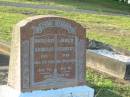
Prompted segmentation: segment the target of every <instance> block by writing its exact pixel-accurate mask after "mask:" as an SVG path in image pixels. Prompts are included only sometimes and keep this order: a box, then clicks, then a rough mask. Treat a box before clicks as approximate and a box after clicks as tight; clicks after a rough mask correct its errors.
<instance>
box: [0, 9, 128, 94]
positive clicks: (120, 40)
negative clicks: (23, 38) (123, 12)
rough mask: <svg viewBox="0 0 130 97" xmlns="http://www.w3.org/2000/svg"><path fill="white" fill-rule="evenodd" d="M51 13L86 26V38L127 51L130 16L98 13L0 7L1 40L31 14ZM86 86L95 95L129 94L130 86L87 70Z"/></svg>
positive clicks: (9, 36) (9, 39) (8, 38)
mask: <svg viewBox="0 0 130 97" xmlns="http://www.w3.org/2000/svg"><path fill="white" fill-rule="evenodd" d="M47 14H53V15H58V16H63V17H67V18H69V19H72V20H75V21H77V22H78V23H81V24H82V25H83V26H84V27H85V28H86V30H87V31H86V32H87V33H86V37H88V38H90V39H95V40H98V41H101V42H104V43H106V44H111V45H113V46H117V47H122V48H127V49H129V50H130V38H129V37H130V17H126V16H110V15H109V16H108V15H101V14H100V15H99V14H81V13H70V12H64V11H56V10H55V11H54V10H53V11H52V10H42V9H41V10H35V9H30V8H16V7H0V25H1V26H0V34H1V35H0V40H4V41H11V32H12V28H13V26H14V25H15V24H16V23H17V22H18V21H20V20H22V19H24V18H27V17H29V16H33V15H47ZM86 79H87V82H88V85H90V86H91V87H94V88H95V90H96V95H97V96H96V97H130V92H129V91H130V85H128V84H121V83H119V82H116V81H115V80H113V79H111V78H109V77H107V76H105V75H101V74H99V73H95V72H94V71H92V70H89V69H88V70H87V77H86Z"/></svg>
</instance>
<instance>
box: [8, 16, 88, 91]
mask: <svg viewBox="0 0 130 97" xmlns="http://www.w3.org/2000/svg"><path fill="white" fill-rule="evenodd" d="M85 37H86V34H85V29H84V28H83V27H82V26H81V25H80V24H78V23H76V22H74V21H72V20H69V19H66V18H61V17H57V16H35V17H31V18H27V19H25V20H23V21H21V22H20V23H18V24H17V25H16V27H15V28H14V31H13V38H12V39H13V40H12V45H11V46H12V47H11V56H10V66H9V77H8V85H9V86H11V87H13V88H15V89H16V90H19V91H22V92H24V91H32V90H39V89H52V88H63V87H69V86H77V85H82V84H85V63H86V45H85V44H86V39H85Z"/></svg>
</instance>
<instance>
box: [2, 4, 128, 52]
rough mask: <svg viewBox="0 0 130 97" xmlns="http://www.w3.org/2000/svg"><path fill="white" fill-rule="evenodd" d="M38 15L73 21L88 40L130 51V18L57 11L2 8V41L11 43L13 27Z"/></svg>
mask: <svg viewBox="0 0 130 97" xmlns="http://www.w3.org/2000/svg"><path fill="white" fill-rule="evenodd" d="M5 12H6V13H5ZM37 14H38V15H46V14H53V15H59V16H64V17H67V18H69V19H73V20H75V21H77V22H78V23H81V24H82V25H83V26H84V27H85V28H86V30H87V34H86V36H87V37H88V38H90V39H95V40H97V41H101V42H104V43H106V44H110V45H113V46H116V47H121V48H126V49H128V50H130V38H129V37H130V17H125V16H109V15H98V14H80V13H69V12H65V11H56V10H55V11H54V10H53V11H52V10H42V9H41V10H35V9H31V8H16V7H2V6H1V7H0V25H2V26H0V33H1V35H0V39H4V40H5V41H10V39H11V36H10V32H11V31H12V27H13V25H14V24H16V23H17V22H18V21H20V20H22V19H24V18H26V17H29V16H32V15H37ZM3 24H4V25H3Z"/></svg>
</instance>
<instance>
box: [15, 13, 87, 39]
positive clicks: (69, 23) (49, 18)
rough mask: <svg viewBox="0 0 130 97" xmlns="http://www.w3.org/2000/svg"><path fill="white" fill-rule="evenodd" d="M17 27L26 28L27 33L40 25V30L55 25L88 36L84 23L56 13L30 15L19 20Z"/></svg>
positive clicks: (77, 34)
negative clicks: (81, 23)
mask: <svg viewBox="0 0 130 97" xmlns="http://www.w3.org/2000/svg"><path fill="white" fill-rule="evenodd" d="M16 27H17V28H20V29H21V30H24V31H22V32H27V33H29V32H32V30H34V29H35V28H38V27H39V28H41V29H40V30H43V29H44V30H45V28H48V27H51V28H52V27H53V28H57V29H58V28H63V29H64V30H67V32H69V33H72V34H75V35H76V36H78V37H80V38H86V35H85V28H84V27H83V26H82V25H80V24H79V23H76V22H75V21H73V20H70V19H67V18H64V17H60V16H55V15H38V16H33V17H29V18H27V19H24V20H23V21H21V22H19V23H18V24H17V26H16ZM25 30H28V31H25ZM33 32H34V31H33ZM41 32H42V31H41Z"/></svg>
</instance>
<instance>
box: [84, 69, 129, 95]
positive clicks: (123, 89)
mask: <svg viewBox="0 0 130 97" xmlns="http://www.w3.org/2000/svg"><path fill="white" fill-rule="evenodd" d="M86 80H87V82H88V84H89V85H90V86H91V87H93V88H95V90H96V93H95V94H96V97H130V92H129V91H130V84H128V83H127V84H124V83H120V82H119V81H118V79H114V78H110V77H108V76H106V75H105V74H100V73H97V72H95V71H94V70H91V69H87V77H86Z"/></svg>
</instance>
